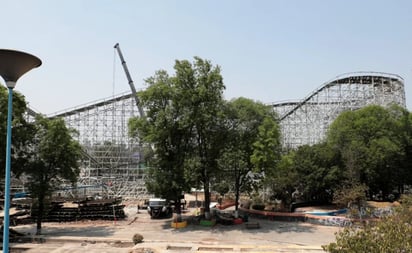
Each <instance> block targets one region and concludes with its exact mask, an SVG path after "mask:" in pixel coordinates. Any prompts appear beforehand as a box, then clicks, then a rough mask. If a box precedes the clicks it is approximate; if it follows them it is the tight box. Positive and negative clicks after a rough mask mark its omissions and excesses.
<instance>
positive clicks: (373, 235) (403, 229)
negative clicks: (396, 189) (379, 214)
mask: <svg viewBox="0 0 412 253" xmlns="http://www.w3.org/2000/svg"><path fill="white" fill-rule="evenodd" d="M411 207H412V197H411V196H409V197H406V198H403V199H402V205H401V206H400V207H399V208H397V209H396V210H395V212H394V214H393V215H392V216H388V217H384V218H382V219H381V220H378V221H377V222H376V223H373V224H368V225H365V226H364V227H362V228H356V227H348V228H345V229H344V230H342V231H340V232H339V233H337V234H336V242H334V243H330V244H329V245H323V246H322V248H323V249H324V250H325V251H327V252H331V253H345V252H347V253H356V252H385V253H390V252H412V209H411Z"/></svg>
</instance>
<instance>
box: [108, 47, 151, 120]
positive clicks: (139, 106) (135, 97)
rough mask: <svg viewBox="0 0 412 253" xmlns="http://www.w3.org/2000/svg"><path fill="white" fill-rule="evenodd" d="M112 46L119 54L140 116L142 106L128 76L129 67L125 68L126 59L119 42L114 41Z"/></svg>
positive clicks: (142, 115) (141, 114) (142, 113)
mask: <svg viewBox="0 0 412 253" xmlns="http://www.w3.org/2000/svg"><path fill="white" fill-rule="evenodd" d="M114 48H116V49H117V53H118V54H119V58H120V61H121V62H122V66H123V70H124V72H125V73H126V77H127V81H128V82H129V86H130V89H131V90H132V93H133V95H134V99H135V101H136V106H137V108H138V110H139V114H140V117H144V116H145V114H144V111H143V108H142V106H141V105H140V100H139V97H138V96H137V92H136V88H135V87H134V83H133V80H132V77H131V76H130V73H129V69H128V68H127V65H126V61H125V60H124V58H123V54H122V51H121V50H120V46H119V43H116V45H114Z"/></svg>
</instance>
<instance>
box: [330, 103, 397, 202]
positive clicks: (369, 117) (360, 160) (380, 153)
mask: <svg viewBox="0 0 412 253" xmlns="http://www.w3.org/2000/svg"><path fill="white" fill-rule="evenodd" d="M401 132H402V129H401V128H400V127H399V120H398V119H397V118H396V117H395V115H394V114H393V113H391V112H390V110H387V109H384V108H383V107H380V106H368V107H365V108H362V109H359V110H357V111H348V112H344V113H342V114H341V115H339V117H338V118H337V119H336V120H335V121H334V122H333V123H332V125H331V126H330V129H329V132H328V142H329V144H330V147H331V148H332V149H334V150H337V152H339V153H340V156H341V158H342V164H343V166H342V169H343V170H344V171H345V173H346V178H347V179H348V180H349V181H351V183H353V184H356V183H361V184H366V185H367V186H368V187H369V189H370V191H371V192H372V193H378V192H380V191H382V193H383V194H384V195H386V194H388V193H390V192H391V191H392V190H393V189H394V187H395V186H397V182H396V173H398V172H399V171H400V164H399V161H400V160H401V159H400V158H401V157H402V156H404V152H403V151H404V148H403V147H402V144H401V140H400V138H399V136H400V133H401Z"/></svg>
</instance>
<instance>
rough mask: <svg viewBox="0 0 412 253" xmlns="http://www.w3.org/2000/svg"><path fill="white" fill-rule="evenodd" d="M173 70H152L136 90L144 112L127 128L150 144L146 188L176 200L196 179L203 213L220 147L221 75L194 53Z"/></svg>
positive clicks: (207, 206) (207, 210)
mask: <svg viewBox="0 0 412 253" xmlns="http://www.w3.org/2000/svg"><path fill="white" fill-rule="evenodd" d="M174 69H175V75H174V76H171V77H170V76H169V75H168V74H167V72H166V71H158V72H157V73H156V74H155V76H153V77H151V78H149V79H147V80H146V83H147V84H148V88H147V89H146V90H145V91H142V92H140V93H139V95H140V97H141V100H142V101H141V102H142V104H143V106H144V107H145V108H146V110H147V115H146V117H145V118H141V119H133V120H131V121H130V123H129V127H130V132H131V134H132V136H138V137H139V138H140V139H141V140H142V141H144V142H145V143H148V144H150V145H153V148H154V149H153V150H154V155H153V156H152V159H151V160H150V162H151V166H150V167H151V169H150V171H149V180H148V182H147V187H148V189H149V191H151V192H153V193H155V194H158V195H160V196H163V197H168V198H172V199H176V198H177V197H178V196H179V197H180V196H181V193H182V192H183V191H187V190H188V189H190V186H193V185H194V184H196V183H201V184H202V187H203V188H204V192H205V202H206V205H205V212H209V204H208V203H210V191H209V185H210V178H211V176H212V175H213V171H214V170H216V169H217V165H216V160H217V157H218V155H219V152H220V149H219V147H220V146H222V143H221V142H220V141H221V137H222V127H221V126H222V123H221V122H222V121H221V119H222V117H221V115H222V113H221V106H222V104H223V98H222V94H223V89H224V86H223V81H222V80H223V78H222V76H221V75H220V68H219V67H214V66H213V65H212V64H211V63H210V62H209V61H206V60H203V59H201V58H198V57H195V60H194V62H193V63H190V62H189V61H186V60H183V61H176V62H175V66H174ZM189 183H191V184H189ZM176 200H177V199H176Z"/></svg>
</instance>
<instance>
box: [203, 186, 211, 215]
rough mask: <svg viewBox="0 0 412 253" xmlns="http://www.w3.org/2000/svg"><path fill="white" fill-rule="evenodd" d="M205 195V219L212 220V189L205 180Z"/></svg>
mask: <svg viewBox="0 0 412 253" xmlns="http://www.w3.org/2000/svg"><path fill="white" fill-rule="evenodd" d="M203 187H204V190H205V192H204V194H205V206H204V208H205V219H206V220H210V218H211V217H210V189H209V180H205V183H204V186H203Z"/></svg>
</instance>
